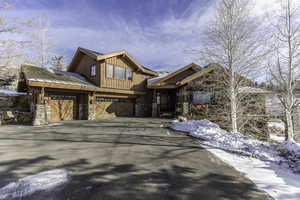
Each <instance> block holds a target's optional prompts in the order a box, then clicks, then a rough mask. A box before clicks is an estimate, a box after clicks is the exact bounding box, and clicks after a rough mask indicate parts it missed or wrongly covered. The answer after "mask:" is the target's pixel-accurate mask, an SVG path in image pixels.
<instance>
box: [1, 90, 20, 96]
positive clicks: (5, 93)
mask: <svg viewBox="0 0 300 200" xmlns="http://www.w3.org/2000/svg"><path fill="white" fill-rule="evenodd" d="M20 95H26V93H23V92H17V91H15V90H9V89H0V96H12V97H13V96H20Z"/></svg>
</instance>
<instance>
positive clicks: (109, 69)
mask: <svg viewBox="0 0 300 200" xmlns="http://www.w3.org/2000/svg"><path fill="white" fill-rule="evenodd" d="M113 76H114V66H113V65H110V64H106V77H107V78H113Z"/></svg>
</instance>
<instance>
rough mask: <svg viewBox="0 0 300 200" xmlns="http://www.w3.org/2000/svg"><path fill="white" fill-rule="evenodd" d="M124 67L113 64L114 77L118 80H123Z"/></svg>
mask: <svg viewBox="0 0 300 200" xmlns="http://www.w3.org/2000/svg"><path fill="white" fill-rule="evenodd" d="M125 72H126V71H125V69H124V68H122V67H117V66H115V78H116V79H119V80H125V78H126V76H125Z"/></svg>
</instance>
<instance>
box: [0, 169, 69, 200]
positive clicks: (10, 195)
mask: <svg viewBox="0 0 300 200" xmlns="http://www.w3.org/2000/svg"><path fill="white" fill-rule="evenodd" d="M68 181H69V176H68V174H67V172H66V171H65V170H62V169H55V170H50V171H45V172H41V173H39V174H36V175H32V176H27V177H25V178H22V179H20V180H18V181H17V182H13V183H10V184H8V185H6V186H4V187H2V188H0V199H15V198H22V197H25V196H28V195H31V194H33V193H35V192H38V191H49V190H53V189H57V188H58V187H60V186H62V185H63V184H65V183H67V182H68Z"/></svg>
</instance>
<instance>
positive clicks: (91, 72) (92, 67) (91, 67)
mask: <svg viewBox="0 0 300 200" xmlns="http://www.w3.org/2000/svg"><path fill="white" fill-rule="evenodd" d="M93 69H94V70H95V71H94V70H93ZM93 72H94V73H93ZM96 75H97V65H96V64H92V65H91V66H90V76H91V77H95V76H96Z"/></svg>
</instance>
